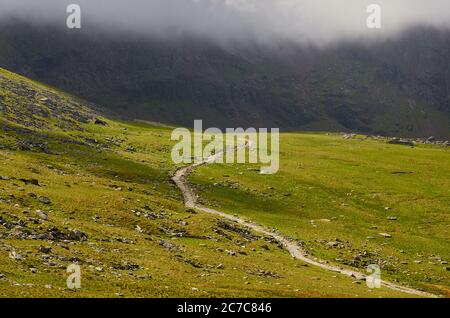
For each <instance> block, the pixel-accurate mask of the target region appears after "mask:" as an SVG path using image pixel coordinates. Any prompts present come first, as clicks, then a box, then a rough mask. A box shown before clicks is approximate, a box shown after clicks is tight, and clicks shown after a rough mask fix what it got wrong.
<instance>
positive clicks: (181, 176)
mask: <svg viewBox="0 0 450 318" xmlns="http://www.w3.org/2000/svg"><path fill="white" fill-rule="evenodd" d="M251 146H252V145H251V144H250V143H249V142H246V143H245V146H244V147H249V148H251ZM225 152H226V150H225V151H224V152H220V153H217V154H214V155H212V156H210V157H208V158H206V159H204V160H203V161H200V162H197V163H194V164H192V165H189V166H185V167H181V168H179V169H178V170H176V171H175V173H174V175H173V178H172V180H173V181H174V182H175V184H176V185H177V187H178V188H179V189H180V190H181V192H182V193H183V196H184V202H185V206H186V208H188V209H194V210H197V211H202V212H205V213H209V214H214V215H217V216H219V217H222V218H225V219H228V220H230V221H233V222H236V223H238V224H241V225H243V226H245V227H247V228H249V229H251V230H253V231H255V232H258V233H260V234H262V235H265V236H267V237H271V238H273V239H274V240H276V241H277V242H279V243H280V244H281V245H282V246H283V247H284V248H285V249H286V250H287V251H288V252H289V253H290V254H291V255H292V257H294V258H295V259H299V260H301V261H303V262H305V263H307V264H310V265H312V266H316V267H320V268H322V269H325V270H328V271H332V272H336V273H339V274H342V275H346V276H349V277H352V278H353V279H356V280H361V281H362V280H366V279H367V275H365V274H363V273H361V272H358V271H356V270H352V269H346V268H342V267H339V266H336V265H331V264H325V262H321V261H320V260H314V259H312V258H311V257H310V256H309V255H308V254H307V253H306V251H305V250H303V248H302V247H300V246H299V245H298V244H297V243H296V242H294V241H291V240H289V239H288V238H286V237H284V236H283V235H281V234H279V233H276V232H274V231H272V230H270V229H267V228H265V227H263V226H261V225H258V224H256V223H254V222H252V221H247V220H244V219H242V218H240V217H238V216H234V215H230V214H228V213H224V212H221V211H218V210H214V209H210V208H208V207H204V206H202V205H200V204H198V203H197V197H196V195H195V193H194V191H193V190H192V188H191V187H190V185H189V182H188V180H187V179H188V176H189V175H190V173H191V172H192V171H193V170H194V169H195V168H197V167H199V166H202V165H205V164H209V163H213V162H215V161H216V159H217V158H219V157H221V156H223V155H224V153H225ZM381 286H382V287H386V288H390V289H392V290H396V291H400V292H403V293H406V294H410V295H414V296H418V297H433V298H434V297H437V296H436V295H434V294H431V293H427V292H424V291H420V290H416V289H413V288H409V287H405V286H401V285H398V284H394V283H391V282H388V281H384V280H382V281H381Z"/></svg>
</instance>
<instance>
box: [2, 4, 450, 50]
mask: <svg viewBox="0 0 450 318" xmlns="http://www.w3.org/2000/svg"><path fill="white" fill-rule="evenodd" d="M69 3H78V4H79V5H80V6H81V8H82V13H83V15H82V17H83V19H85V21H88V20H90V21H95V22H98V23H99V24H101V25H102V26H104V27H105V28H108V29H110V30H112V31H114V29H115V28H122V29H130V30H133V31H135V32H143V33H146V34H147V33H148V34H157V35H163V36H168V37H173V36H175V35H180V34H191V35H197V36H203V37H207V38H209V39H214V40H217V41H225V42H226V41H230V40H232V41H236V40H237V41H246V40H248V39H251V40H256V41H260V42H264V43H270V42H272V41H279V40H285V39H287V40H290V41H295V42H299V43H305V42H313V43H316V44H323V43H328V42H330V41H337V40H340V39H349V38H361V37H364V38H370V37H380V36H381V37H386V36H391V35H395V34H397V33H398V32H399V31H402V30H404V29H405V28H407V27H410V26H411V25H415V24H426V25H433V26H437V27H449V26H450V17H449V12H450V0H377V1H376V0H71V1H66V0H0V19H5V17H7V16H17V17H21V18H26V19H30V20H32V21H34V22H36V21H38V22H40V21H42V22H44V21H45V22H48V21H51V22H56V23H60V24H61V26H62V27H64V26H65V19H66V16H67V15H66V13H65V7H66V5H67V4H69ZM371 3H377V4H379V5H381V8H382V29H381V30H378V31H374V30H368V29H367V27H366V19H367V16H368V14H367V13H366V8H367V6H368V5H369V4H371ZM87 25H88V26H91V25H90V24H84V25H83V26H84V27H86V26H87ZM87 31H89V30H87Z"/></svg>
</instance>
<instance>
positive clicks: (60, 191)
mask: <svg viewBox="0 0 450 318" xmlns="http://www.w3.org/2000/svg"><path fill="white" fill-rule="evenodd" d="M0 84H1V85H0V87H1V89H0V96H1V100H2V109H1V110H0V114H1V117H0V124H1V125H0V176H4V177H7V178H2V180H0V217H1V218H2V219H1V221H2V224H4V225H0V237H1V239H0V274H1V276H0V296H1V297H117V296H124V297H199V296H204V297H401V296H405V295H404V294H401V293H398V292H394V291H390V290H387V289H381V290H373V291H372V290H369V289H368V288H367V287H366V285H365V284H364V283H362V284H361V282H358V283H355V282H353V280H352V279H350V278H348V277H343V276H340V275H335V274H334V273H330V272H327V271H324V270H321V269H317V268H313V267H310V266H306V264H304V263H302V262H300V261H297V260H294V259H292V258H291V257H290V255H289V254H288V253H287V252H286V251H284V250H282V249H280V248H279V247H278V246H277V245H276V244H274V243H271V242H268V241H267V240H266V239H265V238H263V237H258V238H257V239H254V240H249V239H246V238H244V237H242V236H240V235H238V234H236V233H234V232H230V231H227V230H224V229H222V228H221V227H220V224H219V222H218V219H217V218H215V217H212V216H210V215H206V214H202V213H198V214H191V213H188V212H187V211H185V208H184V205H183V202H182V196H181V193H180V192H179V191H178V189H177V188H176V187H175V185H173V184H172V182H171V181H170V177H171V174H172V172H173V171H174V169H175V168H176V167H175V166H174V165H173V164H172V161H171V159H170V150H171V147H172V145H173V143H172V142H171V141H170V134H171V130H170V129H167V128H161V127H154V126H150V125H146V124H141V123H129V122H119V121H113V120H106V121H107V123H108V125H107V126H100V125H95V124H93V120H94V119H95V118H96V117H97V116H96V115H95V112H93V111H92V110H90V109H89V108H88V106H87V105H85V104H84V102H82V101H80V100H78V99H76V98H74V97H72V96H70V95H66V94H64V93H62V92H59V91H56V90H53V89H51V88H49V87H46V86H42V85H40V84H39V83H35V82H32V81H29V80H27V79H25V78H23V77H20V76H17V75H14V74H11V73H9V72H6V71H3V70H0ZM43 96H44V97H46V98H48V99H49V101H50V103H46V102H43V101H41V99H42V97H43ZM45 109H47V110H49V111H50V112H51V114H50V116H48V117H45V116H41V115H39V114H40V113H41V112H40V111H41V110H45ZM79 116H81V117H83V118H87V119H88V120H86V121H79V120H77V118H78V117H79ZM56 118H58V119H56ZM24 142H25V143H27V142H31V143H32V144H33V146H32V147H31V149H30V150H23V149H21V148H20V147H19V145H21V144H23V143H24ZM41 144H42V145H44V146H43V147H41V146H37V145H41ZM216 168H217V167H211V168H207V169H211V170H208V171H211V172H214V171H215V169H216ZM224 168H225V169H234V167H224ZM21 179H27V180H28V179H37V180H38V181H39V185H33V184H26V183H24V182H23V181H21ZM266 181H267V180H266ZM266 181H262V182H266ZM207 194H208V193H207ZM239 195H240V194H239ZM40 196H45V197H48V198H50V200H51V203H50V204H44V203H41V202H40V201H39V200H37V198H38V197H40ZM239 197H241V196H238V197H237V198H239ZM241 198H242V200H244V201H245V200H246V198H245V197H241ZM253 199H254V207H257V206H258V205H259V206H261V207H262V206H263V204H264V203H263V201H261V200H260V198H259V197H254V198H253ZM244 201H243V203H244ZM223 203H224V204H226V203H227V200H224V201H223ZM272 204H275V201H274V202H273V203H272ZM37 210H41V211H44V212H45V213H47V215H48V220H44V219H40V218H41V217H40V215H39V213H38V212H37ZM280 211H281V210H280ZM236 212H239V211H236ZM145 214H147V216H148V217H145V216H144V215H145ZM290 217H291V215H290V214H286V218H290ZM39 219H40V221H39ZM36 220H38V222H35V221H36ZM258 220H260V221H262V223H265V222H266V221H267V224H270V218H263V219H258ZM137 226H139V228H138V227H137ZM51 227H56V228H57V229H59V230H60V231H61V232H64V233H66V232H68V231H70V230H73V229H78V230H80V231H82V232H83V233H85V234H86V235H87V240H85V241H75V240H43V239H32V238H30V237H29V236H25V237H23V236H21V235H23V233H27V232H28V233H37V234H44V233H48V231H49V228H51ZM138 229H140V230H139V231H138ZM286 232H287V233H290V232H291V230H290V229H288V228H286ZM307 238H308V237H305V239H307ZM161 240H163V241H165V242H166V243H165V244H166V245H167V242H170V243H172V244H174V248H173V249H172V250H168V249H167V248H166V247H164V246H163V245H161ZM39 246H45V247H50V248H51V251H50V253H49V254H48V255H46V254H45V253H43V252H40V251H39V250H38V248H39ZM13 251H14V252H16V253H17V254H19V255H21V256H22V259H13V258H11V257H10V256H9V255H10V253H11V252H13ZM232 252H233V253H232ZM74 262H75V263H78V264H79V265H80V266H81V271H82V281H81V285H82V288H81V289H80V290H77V291H72V290H69V289H68V288H67V286H66V278H67V276H68V274H67V273H66V267H67V266H68V265H69V264H71V263H74ZM123 263H126V264H136V265H138V266H139V268H138V269H137V270H129V269H123V268H121V267H120V266H121V265H123ZM220 264H222V265H223V268H217V267H218V265H220ZM219 267H222V266H219ZM261 273H266V274H261ZM267 273H269V274H267ZM48 285H51V286H48ZM47 287H51V288H47Z"/></svg>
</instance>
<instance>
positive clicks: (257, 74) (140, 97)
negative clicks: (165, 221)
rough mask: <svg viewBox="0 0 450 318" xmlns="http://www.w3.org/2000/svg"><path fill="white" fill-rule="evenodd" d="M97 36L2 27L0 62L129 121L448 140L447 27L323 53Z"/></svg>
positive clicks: (449, 43) (20, 25) (289, 47)
mask: <svg viewBox="0 0 450 318" xmlns="http://www.w3.org/2000/svg"><path fill="white" fill-rule="evenodd" d="M102 32H103V31H98V33H97V32H95V33H93V34H90V33H89V32H88V31H84V30H83V29H82V30H80V31H75V32H72V31H69V30H59V29H58V28H56V27H55V26H37V27H36V26H35V27H31V26H30V25H27V24H26V23H20V22H17V21H15V22H14V23H10V24H8V23H6V25H5V26H4V27H3V28H2V30H1V31H0V66H3V67H5V68H8V69H10V70H12V71H14V72H18V73H20V74H23V75H25V76H28V77H31V78H33V79H36V80H38V81H41V82H45V83H47V84H50V85H53V86H55V87H58V88H61V89H63V90H66V91H68V92H70V93H74V94H75V95H77V96H80V97H82V98H84V99H87V100H89V101H92V102H94V103H97V104H99V105H102V106H104V107H105V108H108V109H109V110H110V111H111V112H113V113H115V114H117V116H119V117H123V118H128V119H131V118H133V119H134V118H137V119H143V120H150V121H159V122H167V123H172V124H173V123H175V124H181V125H185V126H191V125H192V123H193V120H194V119H203V120H204V122H205V124H206V125H208V126H215V127H219V128H224V127H235V126H245V127H248V126H254V127H279V128H281V129H282V130H285V131H296V130H297V131H298V130H313V131H314V130H320V131H345V132H351V131H353V132H362V133H367V134H374V135H376V134H380V135H389V136H397V135H398V136H405V137H427V136H430V135H433V136H436V137H438V138H441V139H448V138H449V137H450V94H449V92H450V62H449V61H448V58H446V57H447V56H448V55H449V54H450V32H448V31H439V30H436V29H432V28H425V27H417V28H415V29H411V30H410V31H408V32H406V33H405V34H404V35H403V36H402V37H400V38H395V39H391V40H386V41H384V42H379V43H372V44H369V43H364V44H355V43H345V44H340V45H336V46H333V47H329V48H326V49H325V48H306V47H296V46H292V45H288V44H286V45H285V46H279V47H277V48H267V47H256V48H255V47H252V46H251V45H249V46H248V47H242V46H240V47H239V46H237V47H234V48H231V47H230V48H224V47H221V46H218V45H215V44H213V43H211V42H208V41H204V40H201V39H182V40H178V41H175V40H174V41H170V40H165V39H155V38H152V39H149V38H146V37H140V36H137V35H135V36H128V37H127V36H125V35H124V34H119V35H112V34H106V35H105V34H103V33H102Z"/></svg>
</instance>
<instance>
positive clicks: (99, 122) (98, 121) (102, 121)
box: [94, 118, 108, 126]
mask: <svg viewBox="0 0 450 318" xmlns="http://www.w3.org/2000/svg"><path fill="white" fill-rule="evenodd" d="M94 124H96V125H100V126H108V123H107V122H106V121H104V120H101V119H99V118H96V119H95V121H94Z"/></svg>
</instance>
